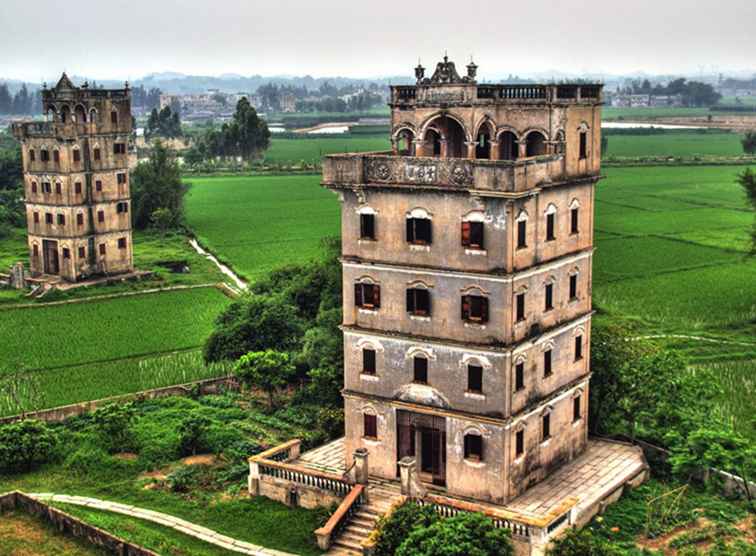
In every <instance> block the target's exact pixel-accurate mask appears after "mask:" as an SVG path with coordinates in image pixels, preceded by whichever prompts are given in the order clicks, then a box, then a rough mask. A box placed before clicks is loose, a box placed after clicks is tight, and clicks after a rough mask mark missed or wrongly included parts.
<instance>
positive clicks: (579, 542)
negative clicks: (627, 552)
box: [546, 527, 622, 556]
mask: <svg viewBox="0 0 756 556" xmlns="http://www.w3.org/2000/svg"><path fill="white" fill-rule="evenodd" d="M546 554H547V555H548V556H620V555H621V554H622V552H621V551H620V550H619V549H617V548H614V547H613V546H612V545H610V544H609V542H608V541H606V540H604V539H602V538H601V537H598V536H596V535H594V534H593V531H592V530H591V529H590V528H588V527H586V528H584V529H575V528H571V529H570V530H569V531H567V532H566V533H565V534H564V535H563V536H561V537H560V538H559V539H558V540H557V541H555V542H554V544H553V545H552V546H551V548H550V549H549V550H548V551H547V553H546Z"/></svg>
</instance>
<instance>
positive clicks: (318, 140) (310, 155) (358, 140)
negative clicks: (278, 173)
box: [264, 133, 391, 164]
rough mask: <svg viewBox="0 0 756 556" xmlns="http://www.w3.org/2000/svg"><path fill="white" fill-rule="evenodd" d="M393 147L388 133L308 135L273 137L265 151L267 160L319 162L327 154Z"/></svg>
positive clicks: (383, 149)
mask: <svg viewBox="0 0 756 556" xmlns="http://www.w3.org/2000/svg"><path fill="white" fill-rule="evenodd" d="M390 148H391V142H390V141H389V136H388V133H386V134H381V135H365V136H363V135H349V136H344V137H307V138H304V139H283V138H276V137H273V138H272V139H271V141H270V148H269V149H268V150H267V151H265V157H264V161H265V162H302V161H304V162H306V163H308V164H313V163H319V162H320V161H321V160H322V158H323V157H324V156H325V155H327V154H336V153H348V152H364V151H387V150H389V149H390Z"/></svg>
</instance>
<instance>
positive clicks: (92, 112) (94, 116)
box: [89, 108, 97, 123]
mask: <svg viewBox="0 0 756 556" xmlns="http://www.w3.org/2000/svg"><path fill="white" fill-rule="evenodd" d="M89 121H90V123H94V122H96V121H97V110H95V109H94V108H92V109H91V110H90V111H89Z"/></svg>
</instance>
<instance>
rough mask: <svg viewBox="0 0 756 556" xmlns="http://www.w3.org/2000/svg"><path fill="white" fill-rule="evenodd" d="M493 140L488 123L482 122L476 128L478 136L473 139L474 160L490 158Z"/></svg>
mask: <svg viewBox="0 0 756 556" xmlns="http://www.w3.org/2000/svg"><path fill="white" fill-rule="evenodd" d="M492 138H493V129H492V127H491V123H490V122H489V121H486V122H484V123H483V124H482V125H481V126H480V128H478V134H477V135H476V137H475V158H478V159H489V158H491V140H492Z"/></svg>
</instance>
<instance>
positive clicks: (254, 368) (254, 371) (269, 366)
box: [234, 349, 294, 409]
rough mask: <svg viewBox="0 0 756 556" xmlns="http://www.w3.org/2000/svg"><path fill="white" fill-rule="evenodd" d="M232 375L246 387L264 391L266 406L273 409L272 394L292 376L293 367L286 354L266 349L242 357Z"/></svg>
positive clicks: (282, 386)
mask: <svg viewBox="0 0 756 556" xmlns="http://www.w3.org/2000/svg"><path fill="white" fill-rule="evenodd" d="M234 374H235V375H236V376H237V377H238V378H239V380H241V381H242V382H243V383H244V384H246V385H247V386H254V387H257V388H260V389H261V390H264V391H265V392H266V393H267V394H268V406H269V408H270V409H273V406H274V401H275V400H274V394H275V393H276V392H277V391H278V390H280V389H281V388H284V387H285V386H286V385H287V384H288V383H289V380H290V379H291V378H292V377H293V376H294V365H292V364H291V361H290V357H289V354H288V353H283V352H280V351H275V350H272V349H266V350H265V351H253V352H249V353H247V354H245V355H242V356H241V357H240V358H239V361H237V363H236V368H235V369H234Z"/></svg>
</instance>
